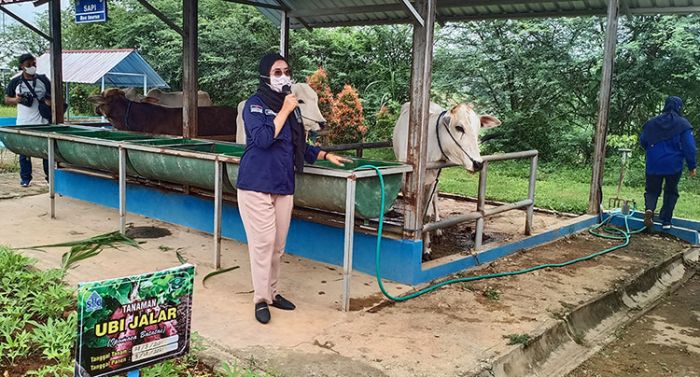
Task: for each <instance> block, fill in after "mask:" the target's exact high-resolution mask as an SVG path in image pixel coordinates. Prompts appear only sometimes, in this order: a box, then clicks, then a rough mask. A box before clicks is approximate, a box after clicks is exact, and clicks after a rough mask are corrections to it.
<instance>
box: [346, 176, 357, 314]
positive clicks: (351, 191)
mask: <svg viewBox="0 0 700 377" xmlns="http://www.w3.org/2000/svg"><path fill="white" fill-rule="evenodd" d="M356 183H357V181H356V180H355V176H354V175H351V176H349V177H348V179H347V184H346V188H345V245H344V249H343V250H344V253H343V311H344V312H347V311H348V310H350V276H351V275H352V252H353V250H352V247H353V246H352V241H353V237H354V233H355V186H356Z"/></svg>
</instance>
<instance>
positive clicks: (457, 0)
mask: <svg viewBox="0 0 700 377" xmlns="http://www.w3.org/2000/svg"><path fill="white" fill-rule="evenodd" d="M541 2H542V0H467V1H465V0H440V2H439V3H438V9H440V8H451V7H464V6H470V7H476V6H487V5H499V4H529V3H541ZM406 3H408V4H409V5H410V6H411V8H412V9H414V10H415V8H413V5H411V3H410V0H401V3H394V4H380V5H363V6H351V7H334V8H321V9H301V10H291V11H290V12H289V16H290V17H318V16H334V15H342V14H357V13H383V12H398V11H402V10H406V9H407V8H406V7H407V6H406V5H405V4H406ZM412 14H413V13H412Z"/></svg>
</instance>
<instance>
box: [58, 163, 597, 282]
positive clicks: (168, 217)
mask: <svg viewBox="0 0 700 377" xmlns="http://www.w3.org/2000/svg"><path fill="white" fill-rule="evenodd" d="M118 190H119V188H118V185H117V182H116V181H115V180H111V179H106V178H100V177H95V176H92V175H86V174H80V173H76V172H70V171H64V170H57V171H56V192H57V193H60V194H61V195H64V196H68V197H71V198H75V199H80V200H85V201H88V202H92V203H96V204H100V205H103V206H106V207H111V208H118V205H119V199H118V197H119V195H118V194H119V191H118ZM127 211H128V212H130V213H136V214H139V215H143V216H148V217H151V218H155V219H159V220H162V221H165V222H169V223H174V224H180V225H183V226H187V227H190V228H193V229H197V230H200V231H203V232H208V233H211V232H212V231H213V223H214V221H213V214H214V203H213V201H212V200H208V199H204V198H199V197H195V196H190V195H185V194H181V193H175V192H169V191H164V190H159V189H157V188H152V187H145V186H141V185H134V184H127ZM596 222H597V218H595V217H590V218H585V219H584V220H581V221H579V222H576V223H573V224H570V225H567V226H565V227H562V228H559V229H555V230H551V231H548V232H545V233H541V234H538V235H535V236H532V237H528V238H525V239H522V240H519V241H516V242H512V243H509V244H507V245H503V246H500V247H496V248H493V249H489V250H486V251H483V252H481V253H479V254H478V255H477V256H467V257H464V258H460V259H457V260H454V261H451V262H448V263H445V264H441V265H438V266H434V267H431V268H427V269H423V268H422V262H421V255H422V250H423V244H422V242H421V241H412V240H394V239H389V238H382V243H381V273H382V277H383V278H386V279H389V280H393V281H397V282H400V283H404V284H410V285H416V284H420V283H425V282H429V281H431V280H435V279H439V278H442V277H444V276H447V275H449V274H452V273H455V272H458V271H461V270H464V269H468V268H471V267H474V266H477V265H479V264H483V263H488V262H491V261H494V260H496V259H498V258H501V257H504V256H506V255H510V254H513V253H515V252H517V251H519V250H523V249H527V248H532V247H535V246H538V245H541V244H543V243H546V242H551V241H553V240H555V239H557V238H561V237H564V236H567V235H569V234H572V233H576V232H579V231H582V230H584V229H586V228H588V227H589V226H591V225H594V224H595V223H596ZM115 226H116V220H115ZM343 232H344V231H343V229H340V228H335V227H331V226H328V225H324V224H318V223H314V222H310V221H306V220H301V219H296V218H295V219H292V224H291V227H290V232H289V237H288V239H287V248H286V249H287V252H288V253H290V254H294V255H298V256H302V257H305V258H309V259H312V260H316V261H320V262H325V263H329V264H333V265H338V266H341V265H342V263H343ZM222 235H223V236H224V237H227V238H231V239H235V240H239V241H242V242H245V232H244V230H243V224H242V222H241V217H240V214H239V212H238V208H237V207H236V206H235V205H232V204H230V203H224V204H223V206H222ZM354 245H355V248H354V255H353V268H354V269H356V270H359V271H362V272H365V273H368V274H371V275H374V274H376V265H375V258H376V254H375V245H376V237H375V236H371V235H366V234H361V233H355V239H354Z"/></svg>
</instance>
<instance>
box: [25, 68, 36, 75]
mask: <svg viewBox="0 0 700 377" xmlns="http://www.w3.org/2000/svg"><path fill="white" fill-rule="evenodd" d="M24 72H26V73H27V74H28V75H31V76H34V74H36V67H24Z"/></svg>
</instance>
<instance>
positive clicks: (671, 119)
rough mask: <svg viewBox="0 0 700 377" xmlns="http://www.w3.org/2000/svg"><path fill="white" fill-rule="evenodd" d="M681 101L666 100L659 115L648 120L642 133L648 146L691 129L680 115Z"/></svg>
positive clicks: (674, 97) (675, 98)
mask: <svg viewBox="0 0 700 377" xmlns="http://www.w3.org/2000/svg"><path fill="white" fill-rule="evenodd" d="M682 110H683V100H681V99H680V98H678V97H676V96H669V97H668V98H666V104H665V105H664V109H663V111H662V112H661V114H660V115H658V116H655V117H653V118H651V119H649V120H648V121H647V122H646V123H645V124H644V128H643V130H642V132H643V133H644V134H645V139H646V141H647V143H649V145H654V144H656V143H658V142H660V141H664V140H668V139H671V138H673V137H674V136H676V135H679V134H681V133H683V132H685V131H686V130H689V129H692V126H691V125H690V122H688V120H687V119H685V118H684V117H683V116H682V115H681V111H682Z"/></svg>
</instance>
